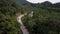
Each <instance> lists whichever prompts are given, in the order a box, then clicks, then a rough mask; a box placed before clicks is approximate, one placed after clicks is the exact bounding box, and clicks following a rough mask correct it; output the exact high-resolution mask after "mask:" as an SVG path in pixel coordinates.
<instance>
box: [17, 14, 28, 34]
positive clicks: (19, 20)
mask: <svg viewBox="0 0 60 34" xmlns="http://www.w3.org/2000/svg"><path fill="white" fill-rule="evenodd" d="M23 16H24V15H20V16H18V17H17V21H18V22H19V23H20V24H21V26H20V28H21V30H22V32H23V34H29V32H28V30H27V29H26V27H25V26H24V25H23V23H22V20H21V18H22V17H23Z"/></svg>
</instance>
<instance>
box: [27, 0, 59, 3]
mask: <svg viewBox="0 0 60 34" xmlns="http://www.w3.org/2000/svg"><path fill="white" fill-rule="evenodd" d="M27 1H29V2H31V3H41V2H44V1H50V2H52V3H57V2H60V0H27Z"/></svg>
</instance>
